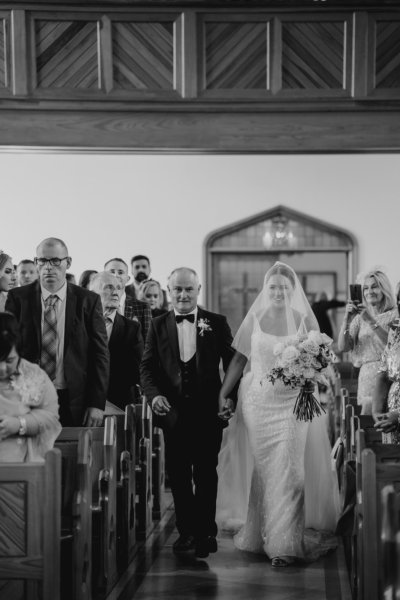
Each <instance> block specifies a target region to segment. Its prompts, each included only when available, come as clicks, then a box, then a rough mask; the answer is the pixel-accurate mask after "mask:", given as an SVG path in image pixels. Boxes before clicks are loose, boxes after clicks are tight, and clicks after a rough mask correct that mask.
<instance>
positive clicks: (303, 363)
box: [267, 331, 335, 421]
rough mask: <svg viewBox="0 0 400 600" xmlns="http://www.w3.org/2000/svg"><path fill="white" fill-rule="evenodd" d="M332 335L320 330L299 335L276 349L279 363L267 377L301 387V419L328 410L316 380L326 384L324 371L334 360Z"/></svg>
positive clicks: (296, 410) (298, 415) (298, 402)
mask: <svg viewBox="0 0 400 600" xmlns="http://www.w3.org/2000/svg"><path fill="white" fill-rule="evenodd" d="M332 341H333V340H331V338H330V337H328V336H327V335H325V333H320V332H319V331H310V332H309V333H308V334H307V335H306V334H297V335H296V336H293V337H290V338H288V339H287V340H286V341H285V342H279V343H278V344H277V345H276V346H275V348H274V355H275V357H276V362H275V366H274V367H273V369H272V370H271V371H270V372H269V373H268V375H267V380H268V381H271V382H272V383H275V381H277V380H278V379H280V380H281V381H282V382H283V383H284V385H287V386H290V387H291V388H297V387H300V392H299V395H298V397H297V400H296V404H295V406H294V409H293V412H294V414H295V415H296V418H297V419H298V420H300V421H301V420H302V421H312V419H313V417H314V416H319V415H320V414H321V410H322V411H323V412H325V409H324V408H323V406H321V404H320V403H319V402H318V400H317V398H316V397H315V396H314V394H313V392H314V388H315V384H316V383H325V384H326V379H325V376H324V371H325V370H326V368H327V366H328V365H329V364H330V363H331V362H332V361H334V359H335V355H334V354H333V352H332V351H331V349H330V345H331V344H332Z"/></svg>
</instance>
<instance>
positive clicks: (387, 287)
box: [357, 268, 396, 313]
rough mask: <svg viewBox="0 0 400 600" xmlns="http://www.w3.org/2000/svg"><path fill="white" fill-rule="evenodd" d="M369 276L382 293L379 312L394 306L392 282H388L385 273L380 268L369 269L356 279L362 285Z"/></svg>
mask: <svg viewBox="0 0 400 600" xmlns="http://www.w3.org/2000/svg"><path fill="white" fill-rule="evenodd" d="M369 277H372V279H374V280H375V282H376V284H377V286H378V287H379V289H380V290H381V292H382V294H383V298H382V300H381V303H380V306H379V312H381V313H383V312H386V311H388V310H391V309H392V308H394V307H395V304H396V303H395V297H394V293H393V287H392V284H391V283H390V281H389V277H388V276H387V275H386V273H385V272H384V271H382V269H379V268H375V269H371V270H370V271H367V272H366V273H362V274H361V275H360V276H359V277H358V278H357V279H358V280H359V281H360V283H361V284H362V285H364V283H365V280H366V279H368V278H369ZM363 297H364V290H363Z"/></svg>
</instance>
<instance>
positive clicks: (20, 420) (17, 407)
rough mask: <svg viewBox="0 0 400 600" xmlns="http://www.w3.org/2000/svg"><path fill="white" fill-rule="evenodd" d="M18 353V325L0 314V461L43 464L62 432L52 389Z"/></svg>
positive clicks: (39, 373)
mask: <svg viewBox="0 0 400 600" xmlns="http://www.w3.org/2000/svg"><path fill="white" fill-rule="evenodd" d="M19 350H20V335H19V329H18V322H17V320H16V318H15V317H14V315H12V314H11V313H8V312H0V462H27V461H35V462H37V461H42V460H43V459H44V455H45V453H46V452H47V450H49V449H50V448H52V447H53V445H54V442H55V440H56V439H57V437H58V435H59V433H60V431H61V425H60V422H59V420H58V401H57V392H56V390H55V387H54V386H53V384H52V383H51V381H50V379H49V377H48V376H47V374H46V373H45V372H44V371H43V370H42V369H41V368H40V367H39V366H38V365H36V364H33V363H30V362H28V361H27V360H25V359H23V358H21V357H20V355H19Z"/></svg>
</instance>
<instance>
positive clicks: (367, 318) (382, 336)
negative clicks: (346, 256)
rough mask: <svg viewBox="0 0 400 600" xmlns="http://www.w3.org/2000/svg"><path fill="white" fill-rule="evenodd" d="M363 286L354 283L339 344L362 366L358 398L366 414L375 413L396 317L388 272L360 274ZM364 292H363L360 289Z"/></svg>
mask: <svg viewBox="0 0 400 600" xmlns="http://www.w3.org/2000/svg"><path fill="white" fill-rule="evenodd" d="M358 280H359V281H360V284H361V285H360V288H361V289H360V288H357V286H351V298H350V301H349V302H348V303H347V305H346V308H345V316H344V319H343V323H342V327H341V329H340V332H339V339H338V348H339V350H341V351H342V352H348V351H351V360H352V362H353V365H354V366H355V367H360V373H359V376H358V389H357V402H358V404H361V405H362V409H361V412H362V414H364V415H370V414H372V393H373V390H374V386H375V378H376V374H377V372H378V368H379V364H380V359H381V356H382V352H383V350H384V348H385V346H386V342H387V339H388V330H389V325H390V323H391V322H392V321H393V320H394V319H395V318H396V316H397V311H396V308H394V307H395V301H394V295H393V290H392V286H391V284H390V281H389V279H388V276H387V275H386V273H384V272H383V271H382V270H381V269H372V270H370V271H368V272H367V273H365V274H363V275H361V276H359V277H358ZM360 292H361V293H360Z"/></svg>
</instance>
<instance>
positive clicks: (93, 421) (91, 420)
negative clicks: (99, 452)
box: [83, 406, 104, 427]
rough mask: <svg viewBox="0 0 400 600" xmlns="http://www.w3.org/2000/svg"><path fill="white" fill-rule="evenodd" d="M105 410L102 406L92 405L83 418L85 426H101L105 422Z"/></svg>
mask: <svg viewBox="0 0 400 600" xmlns="http://www.w3.org/2000/svg"><path fill="white" fill-rule="evenodd" d="M103 417H104V411H103V410H100V408H94V407H93V406H91V407H90V408H88V409H87V410H86V412H85V416H84V418H83V426H84V427H101V426H102V424H103Z"/></svg>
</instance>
